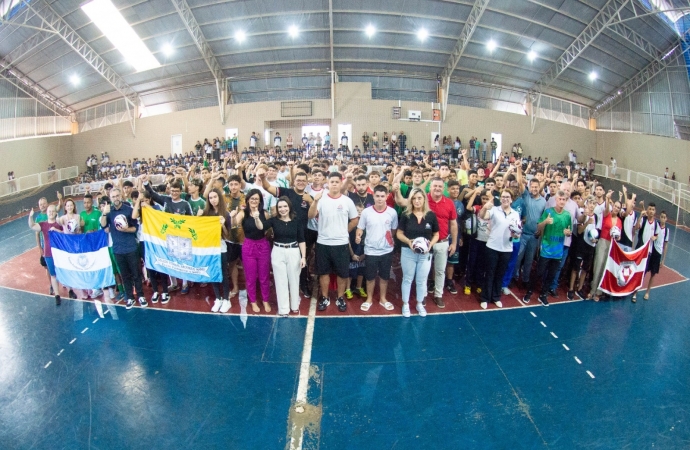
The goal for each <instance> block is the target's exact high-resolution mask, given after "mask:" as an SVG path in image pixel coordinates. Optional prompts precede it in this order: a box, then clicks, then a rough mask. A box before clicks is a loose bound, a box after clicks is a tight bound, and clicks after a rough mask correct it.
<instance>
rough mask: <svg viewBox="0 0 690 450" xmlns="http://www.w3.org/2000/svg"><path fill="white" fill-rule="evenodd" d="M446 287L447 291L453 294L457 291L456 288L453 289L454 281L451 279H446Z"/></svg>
mask: <svg viewBox="0 0 690 450" xmlns="http://www.w3.org/2000/svg"><path fill="white" fill-rule="evenodd" d="M446 288H447V289H448V292H450V293H451V294H453V295H455V294H457V293H458V290H457V289H455V283H453V280H446Z"/></svg>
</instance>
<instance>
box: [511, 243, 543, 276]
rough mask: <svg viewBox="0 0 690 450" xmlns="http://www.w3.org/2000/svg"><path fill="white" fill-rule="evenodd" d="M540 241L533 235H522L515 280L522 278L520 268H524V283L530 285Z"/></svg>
mask: <svg viewBox="0 0 690 450" xmlns="http://www.w3.org/2000/svg"><path fill="white" fill-rule="evenodd" d="M538 244H539V240H538V239H537V238H536V237H535V236H534V235H533V234H525V233H522V237H521V238H520V253H518V258H517V263H516V264H515V274H514V275H513V276H514V277H515V278H518V277H519V276H520V267H522V281H523V282H524V283H529V275H530V272H531V271H532V263H533V262H534V255H535V253H536V252H537V245H538Z"/></svg>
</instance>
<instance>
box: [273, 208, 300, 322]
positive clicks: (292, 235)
mask: <svg viewBox="0 0 690 450" xmlns="http://www.w3.org/2000/svg"><path fill="white" fill-rule="evenodd" d="M276 209H277V211H278V216H276V217H271V218H270V219H268V226H269V227H271V228H273V238H274V239H273V251H272V252H271V264H272V265H273V279H274V280H275V287H276V297H277V299H278V314H279V315H280V316H282V317H287V315H288V312H289V311H290V310H292V312H293V313H299V301H300V296H299V275H300V271H301V270H302V268H303V267H304V266H306V264H307V260H306V251H307V249H306V244H305V240H304V226H303V225H301V224H300V223H299V222H298V221H297V220H296V219H295V217H296V213H295V211H294V210H293V208H292V202H290V199H288V198H287V197H285V196H283V197H280V198H279V199H278V202H277V203H276ZM288 294H289V295H288Z"/></svg>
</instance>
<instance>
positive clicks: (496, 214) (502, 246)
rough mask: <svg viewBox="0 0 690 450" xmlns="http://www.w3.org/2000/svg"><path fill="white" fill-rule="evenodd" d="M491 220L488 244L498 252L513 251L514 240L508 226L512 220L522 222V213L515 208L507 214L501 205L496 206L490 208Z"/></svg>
mask: <svg viewBox="0 0 690 450" xmlns="http://www.w3.org/2000/svg"><path fill="white" fill-rule="evenodd" d="M489 222H490V223H491V233H490V234H489V240H488V241H486V246H487V247H488V248H490V249H492V250H496V251H497V252H512V251H513V242H512V240H511V238H510V230H509V229H508V226H509V225H510V224H511V222H520V214H518V212H517V211H515V210H514V209H513V208H510V212H509V213H508V214H506V213H505V212H503V208H501V207H500V206H494V207H493V208H491V209H490V210H489Z"/></svg>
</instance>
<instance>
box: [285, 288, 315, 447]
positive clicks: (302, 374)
mask: <svg viewBox="0 0 690 450" xmlns="http://www.w3.org/2000/svg"><path fill="white" fill-rule="evenodd" d="M315 322H316V299H315V298H312V299H311V304H310V305H309V316H308V319H307V329H306V331H305V332H304V346H303V347H302V363H301V365H300V369H299V384H298V385H297V396H296V398H295V404H296V405H297V407H300V405H305V404H306V403H307V393H308V391H309V368H310V366H311V348H312V344H313V342H314V324H315ZM291 407H293V406H291ZM302 407H303V406H302ZM303 440H304V427H302V426H300V427H297V426H294V425H293V426H292V427H291V429H290V450H301V449H302V442H303Z"/></svg>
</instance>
